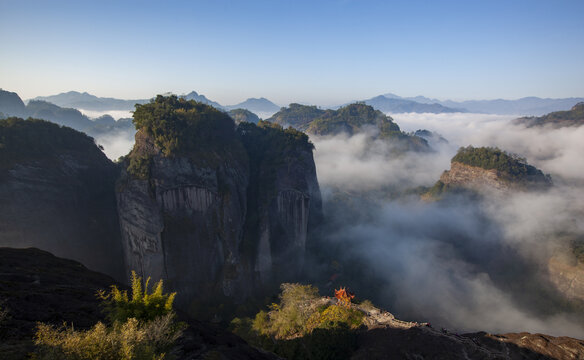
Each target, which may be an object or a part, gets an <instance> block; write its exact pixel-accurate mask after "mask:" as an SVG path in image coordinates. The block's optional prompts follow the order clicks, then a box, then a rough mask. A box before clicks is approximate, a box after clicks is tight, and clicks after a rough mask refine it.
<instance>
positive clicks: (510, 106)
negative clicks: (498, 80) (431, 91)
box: [440, 97, 584, 116]
mask: <svg viewBox="0 0 584 360" xmlns="http://www.w3.org/2000/svg"><path fill="white" fill-rule="evenodd" d="M582 101H584V98H567V99H542V98H538V97H525V98H521V99H517V100H503V99H497V100H469V101H462V102H456V101H450V100H446V101H441V102H440V103H441V104H442V105H445V106H451V107H461V108H464V109H466V110H468V111H470V112H473V113H484V114H502V115H503V114H508V115H535V116H539V115H543V114H547V113H550V112H553V111H560V110H568V109H570V108H571V107H572V106H574V105H576V104H577V103H579V102H582Z"/></svg>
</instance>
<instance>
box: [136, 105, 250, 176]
mask: <svg viewBox="0 0 584 360" xmlns="http://www.w3.org/2000/svg"><path fill="white" fill-rule="evenodd" d="M133 122H134V125H135V126H136V130H138V131H141V132H143V133H144V134H145V135H147V136H148V137H149V138H150V139H152V141H153V142H154V145H155V146H156V148H157V149H159V150H160V151H161V152H162V154H163V155H164V156H168V157H173V156H186V157H188V158H190V159H192V160H193V161H198V162H200V163H201V165H204V166H210V167H215V166H217V165H218V164H219V163H220V162H222V161H224V160H225V159H228V158H234V157H235V158H236V160H239V161H243V158H242V156H244V153H245V151H244V149H243V147H242V144H241V142H240V141H239V139H238V136H237V134H236V132H235V124H234V122H233V120H232V119H231V118H230V117H229V115H227V114H226V113H224V112H222V111H219V110H217V109H216V108H214V107H212V106H209V105H206V104H203V103H199V102H196V101H194V100H185V99H184V98H178V97H176V96H174V95H172V96H167V97H165V96H162V95H158V96H157V97H156V98H155V99H153V100H151V101H150V103H147V104H143V105H140V104H136V111H135V112H134V119H133ZM154 154H155V150H153V149H151V148H149V147H147V146H146V147H137V146H134V149H133V150H132V152H131V153H130V154H129V155H128V157H127V160H128V163H127V166H128V167H127V170H128V172H129V173H130V174H131V175H133V176H134V177H137V178H139V179H146V178H148V176H149V172H150V164H151V158H152V156H153V155H154Z"/></svg>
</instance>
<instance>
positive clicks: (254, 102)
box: [226, 97, 280, 114]
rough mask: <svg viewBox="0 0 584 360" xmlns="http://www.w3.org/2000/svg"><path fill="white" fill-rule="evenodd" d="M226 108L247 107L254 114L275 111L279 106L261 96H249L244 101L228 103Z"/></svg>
mask: <svg viewBox="0 0 584 360" xmlns="http://www.w3.org/2000/svg"><path fill="white" fill-rule="evenodd" d="M226 108H227V109H229V110H231V109H247V110H249V111H251V112H254V113H256V114H258V113H271V114H273V113H275V112H277V111H278V110H280V107H279V106H278V105H276V104H274V103H273V102H271V101H270V100H268V99H266V98H264V97H262V98H259V99H258V98H249V99H247V100H245V101H244V102H241V103H239V104H237V105H229V106H226Z"/></svg>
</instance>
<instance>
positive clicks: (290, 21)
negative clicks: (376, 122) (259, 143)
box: [0, 0, 584, 105]
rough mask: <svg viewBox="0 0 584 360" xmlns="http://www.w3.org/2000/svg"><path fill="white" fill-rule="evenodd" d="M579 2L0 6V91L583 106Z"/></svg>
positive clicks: (217, 0)
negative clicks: (559, 101) (392, 97)
mask: <svg viewBox="0 0 584 360" xmlns="http://www.w3.org/2000/svg"><path fill="white" fill-rule="evenodd" d="M583 14H584V1H581V0H577V1H562V0H553V1H537V0H532V1H510V0H507V1H492V0H491V1H475V0H464V1H462V0H461V1H437V0H436V1H430V0H428V1H415V0H410V1H367V0H361V1H357V0H355V1H351V0H330V1H298V0H296V1H291V0H265V1H227V0H208V1H207V0H204V1H203V0H202V1H155V2H149V1H79V0H78V1H42V0H40V1H28V0H17V1H11V0H0V49H1V50H0V87H2V88H3V89H6V90H10V91H16V92H18V93H19V94H20V95H21V97H23V98H30V97H34V96H39V95H51V94H56V93H59V92H64V91H69V90H77V91H87V92H90V93H92V94H95V95H98V96H111V97H119V98H126V99H132V98H145V97H151V96H153V95H155V94H157V93H162V92H169V91H171V92H174V93H178V94H182V93H186V92H190V91H191V90H195V91H197V92H199V93H203V94H205V95H206V96H207V97H209V98H211V99H213V100H216V101H218V102H220V103H222V104H233V103H237V102H240V101H242V100H244V99H245V98H248V97H260V96H265V97H268V98H270V99H271V100H273V101H275V102H276V103H278V104H279V105H285V104H288V103H290V102H292V101H297V102H304V103H312V104H320V105H330V104H337V103H343V102H346V101H350V100H355V99H365V98H369V97H372V96H375V95H379V94H383V93H387V92H393V93H396V94H398V95H401V96H415V95H420V94H421V95H425V96H429V97H436V98H440V99H447V98H450V99H478V98H484V99H492V98H519V97H523V96H540V97H571V96H584V16H583Z"/></svg>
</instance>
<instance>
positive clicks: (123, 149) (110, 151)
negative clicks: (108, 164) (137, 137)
mask: <svg viewBox="0 0 584 360" xmlns="http://www.w3.org/2000/svg"><path fill="white" fill-rule="evenodd" d="M135 132H136V131H134V130H131V131H119V132H117V133H115V134H111V133H106V134H103V135H99V136H97V137H96V138H95V142H96V143H97V144H99V145H101V146H103V151H104V153H105V155H106V156H107V157H108V158H109V159H111V160H116V159H118V158H119V157H120V156H124V155H127V154H128V153H129V152H130V150H132V147H133V146H134V134H135Z"/></svg>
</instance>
